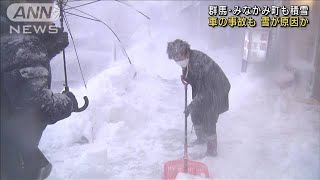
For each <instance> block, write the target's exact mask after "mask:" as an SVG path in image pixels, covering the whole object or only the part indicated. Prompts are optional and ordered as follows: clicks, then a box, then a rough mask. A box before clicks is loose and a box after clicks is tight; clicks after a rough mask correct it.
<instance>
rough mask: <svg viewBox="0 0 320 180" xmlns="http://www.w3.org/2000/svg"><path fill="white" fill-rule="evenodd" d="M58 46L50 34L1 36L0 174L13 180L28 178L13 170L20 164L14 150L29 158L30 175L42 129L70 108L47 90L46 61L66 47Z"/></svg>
mask: <svg viewBox="0 0 320 180" xmlns="http://www.w3.org/2000/svg"><path fill="white" fill-rule="evenodd" d="M58 46H61V44H59V42H57V38H55V37H54V36H53V35H45V36H42V37H40V36H38V35H19V34H6V35H3V36H1V171H6V172H7V173H8V174H11V176H12V175H14V176H16V177H18V178H17V179H21V176H22V177H26V176H28V175H21V174H19V173H22V172H19V169H14V168H16V167H17V162H20V160H19V157H17V156H16V155H15V154H14V153H15V152H14V151H16V152H19V154H21V155H22V156H23V157H24V158H29V159H30V161H26V162H24V163H25V164H24V166H25V168H30V170H25V171H26V172H27V173H34V172H33V171H35V169H36V168H37V167H36V166H39V163H41V162H37V160H39V159H37V158H33V157H36V156H38V154H39V153H38V152H39V149H38V144H39V141H40V138H41V135H42V132H43V130H44V129H45V127H46V126H47V125H48V124H53V123H56V122H57V121H59V120H62V119H64V118H66V117H68V116H70V114H71V112H72V109H73V104H72V100H71V99H70V98H69V97H68V96H66V95H65V94H61V93H53V92H52V91H51V90H50V83H51V73H50V60H51V58H52V57H54V56H55V55H56V54H57V53H59V51H61V50H62V49H63V48H65V46H67V44H64V45H62V46H61V47H59V48H58ZM39 161H40V160H39ZM28 163H29V164H28ZM19 165H21V164H19ZM6 168H7V169H6ZM20 170H21V169H20ZM8 171H9V172H8ZM10 171H13V172H11V173H10ZM29 175H30V174H29ZM30 176H32V175H30ZM24 179H28V178H24Z"/></svg>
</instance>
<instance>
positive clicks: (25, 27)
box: [7, 3, 59, 34]
mask: <svg viewBox="0 0 320 180" xmlns="http://www.w3.org/2000/svg"><path fill="white" fill-rule="evenodd" d="M57 9H58V7H56V6H55V5H54V4H53V3H14V4H11V5H10V6H9V7H8V9H7V16H8V18H9V19H10V20H11V21H13V22H15V23H13V25H10V34H13V33H22V34H32V33H37V34H39V33H42V34H43V33H51V34H56V33H58V28H57V27H56V26H55V25H54V24H53V23H52V22H54V21H55V20H56V19H57V18H58V17H59V11H58V10H57Z"/></svg>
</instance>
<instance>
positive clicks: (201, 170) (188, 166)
mask: <svg viewBox="0 0 320 180" xmlns="http://www.w3.org/2000/svg"><path fill="white" fill-rule="evenodd" d="M187 87H188V84H185V109H187V89H188V88H187ZM184 130H185V133H184V134H185V141H184V156H183V159H179V160H173V161H168V162H166V163H165V164H164V175H163V179H164V180H171V179H172V180H173V179H175V178H176V177H177V175H178V174H179V173H188V174H192V175H194V176H205V177H206V178H209V171H208V167H207V166H206V165H205V164H203V163H201V162H196V161H192V160H189V157H188V139H187V115H185V124H184Z"/></svg>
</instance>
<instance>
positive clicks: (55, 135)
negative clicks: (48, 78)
mask: <svg viewBox="0 0 320 180" xmlns="http://www.w3.org/2000/svg"><path fill="white" fill-rule="evenodd" d="M146 32H147V29H146V28H145V29H143V28H142V29H141V30H140V31H138V32H136V34H135V35H134V36H136V37H135V38H136V39H141V40H140V41H138V40H137V41H136V43H135V45H133V46H131V48H130V49H128V54H129V55H130V57H131V59H132V61H133V65H130V64H129V63H128V61H127V59H126V58H125V57H122V58H120V59H118V60H117V61H114V62H110V63H109V64H108V65H107V68H106V69H105V70H103V71H102V72H101V73H99V74H98V75H96V76H95V77H93V78H91V79H90V80H89V82H88V89H87V90H85V89H82V88H79V89H71V90H72V91H73V92H75V94H76V95H77V98H78V99H81V97H82V96H83V95H87V96H88V97H89V100H90V105H89V107H88V109H87V110H86V111H84V112H82V113H78V114H76V113H73V114H72V116H71V117H69V118H67V119H65V120H63V121H60V122H58V123H56V124H55V125H52V126H48V128H47V129H46V130H45V132H44V134H43V138H42V140H41V144H40V148H41V150H43V152H44V154H45V155H46V156H47V158H48V159H49V160H50V162H51V163H52V164H53V171H52V173H51V175H50V177H49V179H52V180H55V179H70V180H71V179H161V177H162V172H163V165H164V163H165V162H166V161H169V160H174V159H179V158H182V156H183V142H184V138H183V136H184V115H183V108H184V88H183V85H182V84H181V82H180V79H179V78H180V73H181V69H180V68H179V67H178V66H177V65H176V64H175V63H174V62H172V61H170V60H168V58H167V55H166V45H167V44H166V43H167V41H168V40H174V39H173V38H174V37H175V36H174V35H172V36H167V34H163V33H162V32H153V33H152V35H151V36H150V37H144V38H141V37H143V36H144V35H145V34H146ZM83 38H86V37H85V36H84V37H83ZM191 46H192V47H194V48H199V50H203V51H204V52H206V53H207V54H208V55H210V56H211V57H212V58H213V59H214V60H215V61H216V62H217V63H218V64H219V65H220V66H221V67H222V69H224V70H225V72H226V74H227V76H228V77H229V80H230V82H231V85H232V87H231V92H230V110H229V111H228V112H226V113H224V114H222V115H221V116H220V118H219V121H218V126H217V133H218V157H216V158H208V157H206V158H204V159H200V160H199V161H201V162H204V163H205V164H206V165H207V166H208V167H209V171H210V175H211V176H212V177H214V178H215V179H319V178H320V141H319V140H320V105H319V104H316V103H307V102H306V101H303V100H301V99H299V98H298V96H297V95H296V94H295V93H294V91H293V90H292V89H282V88H280V87H279V86H278V85H277V84H276V83H274V81H272V80H270V79H268V78H264V77H262V76H261V75H257V74H255V73H247V74H241V73H239V71H240V63H241V61H240V59H239V57H241V54H239V53H241V52H239V53H236V52H238V51H237V50H234V49H219V50H211V51H209V50H208V49H206V48H204V47H201V46H197V45H194V44H192V43H191ZM78 51H82V52H85V51H86V47H82V49H81V48H80V49H79V50H78ZM90 53H92V54H94V50H92V49H91V50H90ZM98 53H101V52H99V51H97V54H98ZM97 66H98V64H97ZM188 98H189V102H190V99H191V88H189V96H188ZM80 101H81V102H80V104H81V103H82V100H80ZM191 127H192V123H191V121H190V120H189V123H188V136H189V141H192V140H194V139H195V134H194V133H192V134H191V133H190V131H191ZM205 150H206V147H205V146H198V147H192V148H190V155H191V157H192V156H196V155H198V154H202V153H204V152H205ZM186 177H187V178H188V176H186ZM186 177H185V176H180V178H181V179H185V178H186Z"/></svg>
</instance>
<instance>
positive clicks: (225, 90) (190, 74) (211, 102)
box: [182, 50, 230, 115]
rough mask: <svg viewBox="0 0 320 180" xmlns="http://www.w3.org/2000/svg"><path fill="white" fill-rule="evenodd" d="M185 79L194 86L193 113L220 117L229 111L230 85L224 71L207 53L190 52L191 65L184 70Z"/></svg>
mask: <svg viewBox="0 0 320 180" xmlns="http://www.w3.org/2000/svg"><path fill="white" fill-rule="evenodd" d="M182 73H183V77H184V79H185V80H186V81H187V82H188V83H189V84H190V85H191V86H192V97H193V100H192V102H191V104H190V106H191V109H192V111H193V112H196V113H206V112H208V111H210V112H214V114H216V115H219V114H221V113H223V112H225V111H227V110H228V109H229V98H228V94H229V91H230V83H229V81H228V79H227V77H226V75H225V74H224V72H223V71H222V69H221V68H220V67H219V66H218V65H217V64H216V63H215V62H214V61H213V60H212V59H211V58H210V57H209V56H208V55H206V54H205V53H203V52H201V51H197V50H190V56H189V64H188V67H187V68H183V70H182Z"/></svg>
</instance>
